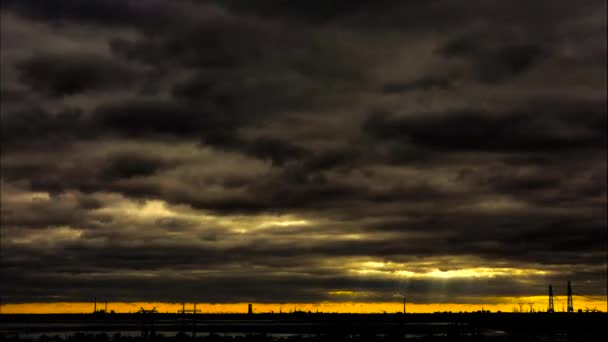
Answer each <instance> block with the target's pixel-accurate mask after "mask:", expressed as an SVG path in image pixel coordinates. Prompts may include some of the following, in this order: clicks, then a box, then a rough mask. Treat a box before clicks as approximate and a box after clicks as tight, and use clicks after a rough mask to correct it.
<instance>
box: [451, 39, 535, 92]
mask: <svg viewBox="0 0 608 342" xmlns="http://www.w3.org/2000/svg"><path fill="white" fill-rule="evenodd" d="M482 44H483V45H482ZM485 44H486V43H482V42H477V41H469V40H467V39H466V38H461V39H456V40H453V41H450V42H448V44H446V46H445V47H443V48H442V49H441V50H440V51H439V52H440V53H441V54H443V55H444V56H447V57H468V58H471V59H472V60H473V63H474V64H475V65H476V68H477V77H478V78H479V79H480V80H481V81H482V82H488V83H492V82H499V81H503V80H506V79H508V78H510V77H513V76H516V75H517V74H520V73H523V72H525V71H526V70H528V69H529V68H530V67H532V65H533V64H534V63H536V62H537V61H539V60H540V59H541V58H542V57H543V55H545V54H546V53H547V52H545V51H543V47H542V46H540V45H534V44H521V45H506V46H498V47H493V48H487V47H485Z"/></svg>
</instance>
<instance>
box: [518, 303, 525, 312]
mask: <svg viewBox="0 0 608 342" xmlns="http://www.w3.org/2000/svg"><path fill="white" fill-rule="evenodd" d="M517 304H518V305H519V312H520V313H521V312H524V303H517Z"/></svg>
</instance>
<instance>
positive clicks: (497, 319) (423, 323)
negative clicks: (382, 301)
mask: <svg viewBox="0 0 608 342" xmlns="http://www.w3.org/2000/svg"><path fill="white" fill-rule="evenodd" d="M607 323H608V314H605V313H571V314H567V313H552V314H547V313H534V314H516V313H469V314H408V315H402V314H396V315H395V314H373V315H364V314H305V313H301V314H282V315H279V314H255V315H242V314H223V315H220V314H198V315H192V314H189V315H179V314H103V315H6V314H4V315H0V341H74V342H77V341H193V340H196V341H310V342H314V341H605V340H606V338H607V337H608V333H607V331H608V326H607Z"/></svg>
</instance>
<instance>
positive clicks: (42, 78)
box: [17, 55, 136, 96]
mask: <svg viewBox="0 0 608 342" xmlns="http://www.w3.org/2000/svg"><path fill="white" fill-rule="evenodd" d="M17 68H18V70H19V72H20V74H21V79H22V81H23V82H24V83H25V84H27V85H29V87H30V88H31V89H32V90H34V91H41V92H45V93H48V94H49V95H51V96H64V95H74V94H78V93H81V92H85V91H89V90H96V89H108V88H116V87H126V86H128V85H129V83H131V82H132V81H133V78H134V77H136V75H135V73H134V72H133V71H132V70H130V69H129V68H128V67H127V66H126V65H123V64H119V63H116V62H115V61H112V60H107V59H104V58H101V57H97V56H92V55H78V56H52V55H37V56H33V57H31V58H30V59H28V60H25V61H23V62H22V63H20V64H19V65H18V66H17Z"/></svg>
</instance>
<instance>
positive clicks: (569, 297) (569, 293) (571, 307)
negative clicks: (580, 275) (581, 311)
mask: <svg viewBox="0 0 608 342" xmlns="http://www.w3.org/2000/svg"><path fill="white" fill-rule="evenodd" d="M568 312H574V305H572V287H571V286H570V280H568Z"/></svg>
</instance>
